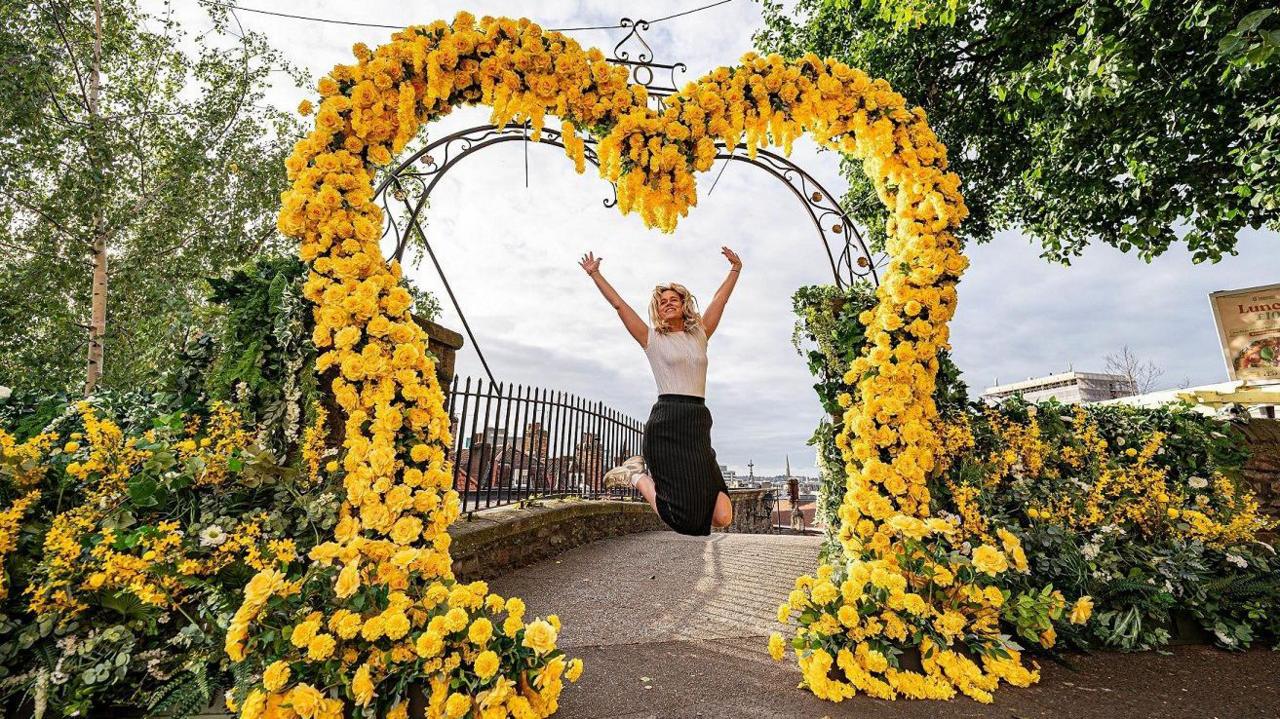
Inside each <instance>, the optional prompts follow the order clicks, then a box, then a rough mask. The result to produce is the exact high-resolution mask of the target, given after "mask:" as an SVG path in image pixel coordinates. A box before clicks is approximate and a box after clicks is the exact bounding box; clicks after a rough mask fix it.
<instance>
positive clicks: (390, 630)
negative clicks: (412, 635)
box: [383, 611, 409, 640]
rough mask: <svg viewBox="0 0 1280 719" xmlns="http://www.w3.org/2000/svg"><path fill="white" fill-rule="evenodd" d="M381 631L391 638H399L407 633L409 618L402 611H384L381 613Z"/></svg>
mask: <svg viewBox="0 0 1280 719" xmlns="http://www.w3.org/2000/svg"><path fill="white" fill-rule="evenodd" d="M383 632H385V633H386V635H387V638H388V639H391V640H396V639H399V638H400V637H403V636H404V635H406V634H408V633H409V618H408V617H406V616H405V614H404V612H401V611H394V612H386V613H385V614H384V615H383Z"/></svg>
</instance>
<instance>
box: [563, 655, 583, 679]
mask: <svg viewBox="0 0 1280 719" xmlns="http://www.w3.org/2000/svg"><path fill="white" fill-rule="evenodd" d="M580 676H582V660H581V659H574V660H573V661H571V662H569V668H568V669H567V670H566V671H565V673H564V678H565V679H568V680H569V681H571V682H576V681H578V677H580Z"/></svg>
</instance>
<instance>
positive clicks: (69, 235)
mask: <svg viewBox="0 0 1280 719" xmlns="http://www.w3.org/2000/svg"><path fill="white" fill-rule="evenodd" d="M0 195H4V196H5V197H7V198H9V199H10V200H12V201H13V202H15V203H17V204H18V205H21V206H22V207H23V208H25V209H26V210H27V211H28V212H34V213H35V214H37V215H39V216H40V219H42V220H44V221H45V222H47V223H49V224H50V225H52V226H53V228H54V229H55V230H57V231H58V232H61V233H62V234H63V235H65V236H66V237H67V238H68V239H70V240H72V241H75V242H80V243H82V244H84V245H85V247H87V248H91V247H92V244H91V243H88V242H85V240H83V239H82V238H80V237H79V236H78V235H76V234H75V233H74V232H72V231H70V230H68V229H67V228H66V227H63V226H62V223H60V222H58V221H57V220H55V219H53V218H52V217H50V216H49V213H47V212H45V211H44V209H43V208H41V207H39V206H37V205H33V204H31V203H29V202H27V201H25V200H23V199H22V198H20V197H18V196H17V195H14V194H13V193H11V192H9V191H8V190H5V189H3V188H0Z"/></svg>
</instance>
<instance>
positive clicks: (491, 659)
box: [474, 649, 498, 680]
mask: <svg viewBox="0 0 1280 719" xmlns="http://www.w3.org/2000/svg"><path fill="white" fill-rule="evenodd" d="M474 668H475V670H476V676H478V677H480V678H481V679H485V680H487V679H488V678H489V677H491V676H493V675H494V674H496V673H497V672H498V655H497V654H496V653H494V652H493V651H492V650H488V649H486V650H485V651H483V652H480V656H478V657H476V662H475V665H474Z"/></svg>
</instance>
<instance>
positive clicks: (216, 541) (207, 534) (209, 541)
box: [200, 524, 227, 547]
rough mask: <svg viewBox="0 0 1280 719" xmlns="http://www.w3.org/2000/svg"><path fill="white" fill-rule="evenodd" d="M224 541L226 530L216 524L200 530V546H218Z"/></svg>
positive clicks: (225, 539)
mask: <svg viewBox="0 0 1280 719" xmlns="http://www.w3.org/2000/svg"><path fill="white" fill-rule="evenodd" d="M225 541H227V533H226V531H225V530H223V529H222V527H220V526H218V525H216V524H211V525H209V526H208V527H205V528H204V529H202V530H200V546H202V547H220V546H222V543H223V542H225Z"/></svg>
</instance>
